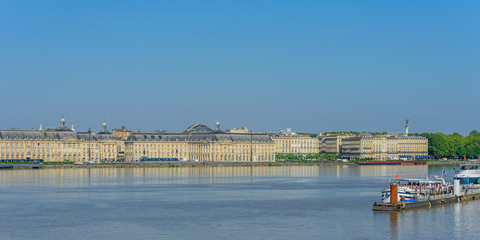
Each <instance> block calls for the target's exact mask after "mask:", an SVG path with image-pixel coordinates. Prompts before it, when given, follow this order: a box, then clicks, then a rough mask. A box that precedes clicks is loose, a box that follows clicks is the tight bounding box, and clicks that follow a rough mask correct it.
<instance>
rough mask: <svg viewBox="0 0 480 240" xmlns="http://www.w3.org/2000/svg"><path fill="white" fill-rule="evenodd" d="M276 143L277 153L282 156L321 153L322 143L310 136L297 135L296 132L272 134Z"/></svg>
mask: <svg viewBox="0 0 480 240" xmlns="http://www.w3.org/2000/svg"><path fill="white" fill-rule="evenodd" d="M272 140H273V141H274V142H275V153H282V154H288V153H293V154H302V155H306V154H317V153H320V141H319V140H318V138H313V137H310V135H304V134H297V133H294V132H290V131H289V132H286V133H284V132H281V133H279V134H272Z"/></svg>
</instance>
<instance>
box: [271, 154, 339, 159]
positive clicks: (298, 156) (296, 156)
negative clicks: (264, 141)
mask: <svg viewBox="0 0 480 240" xmlns="http://www.w3.org/2000/svg"><path fill="white" fill-rule="evenodd" d="M275 157H276V159H277V160H335V159H340V158H342V155H341V154H328V153H327V154H307V155H302V154H293V153H287V154H283V153H278V154H276V156H275Z"/></svg>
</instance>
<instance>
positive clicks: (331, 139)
mask: <svg viewBox="0 0 480 240" xmlns="http://www.w3.org/2000/svg"><path fill="white" fill-rule="evenodd" d="M357 135H358V134H353V133H339V134H328V135H326V136H323V137H322V138H321V151H322V153H326V154H339V153H342V140H343V139H345V138H351V137H354V136H357Z"/></svg>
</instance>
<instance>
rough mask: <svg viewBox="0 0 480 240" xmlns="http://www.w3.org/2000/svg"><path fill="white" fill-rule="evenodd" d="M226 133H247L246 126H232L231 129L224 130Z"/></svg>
mask: <svg viewBox="0 0 480 240" xmlns="http://www.w3.org/2000/svg"><path fill="white" fill-rule="evenodd" d="M225 132H226V133H248V128H247V127H243V128H240V129H238V128H232V129H227V130H225Z"/></svg>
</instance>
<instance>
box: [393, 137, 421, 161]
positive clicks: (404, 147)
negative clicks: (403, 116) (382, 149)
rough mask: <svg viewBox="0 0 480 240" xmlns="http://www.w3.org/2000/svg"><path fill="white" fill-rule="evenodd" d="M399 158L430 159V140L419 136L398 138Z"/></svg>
mask: <svg viewBox="0 0 480 240" xmlns="http://www.w3.org/2000/svg"><path fill="white" fill-rule="evenodd" d="M397 141H398V143H397V150H398V155H399V158H403V159H417V158H427V157H428V139H427V138H425V137H419V136H398V137H397Z"/></svg>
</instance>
